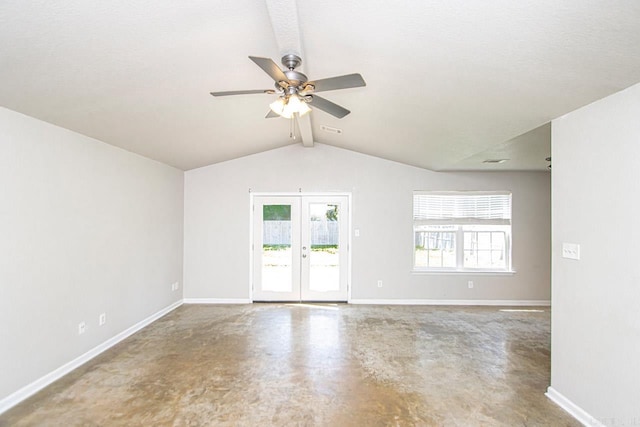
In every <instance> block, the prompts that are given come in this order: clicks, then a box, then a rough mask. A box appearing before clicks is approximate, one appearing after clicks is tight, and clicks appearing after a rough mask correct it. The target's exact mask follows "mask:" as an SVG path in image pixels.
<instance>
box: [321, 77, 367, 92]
mask: <svg viewBox="0 0 640 427" xmlns="http://www.w3.org/2000/svg"><path fill="white" fill-rule="evenodd" d="M309 84H312V85H313V86H314V87H315V89H314V90H313V91H314V92H324V91H327V90H338V89H348V88H351V87H360V86H366V85H367V84H366V83H365V82H364V79H363V78H362V76H361V75H360V74H358V73H355V74H346V75H344V76H338V77H330V78H328V79H320V80H316V81H313V82H309Z"/></svg>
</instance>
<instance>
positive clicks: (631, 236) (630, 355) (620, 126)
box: [549, 85, 640, 426]
mask: <svg viewBox="0 0 640 427" xmlns="http://www.w3.org/2000/svg"><path fill="white" fill-rule="evenodd" d="M552 158H553V177H552V180H553V183H552V194H553V221H552V222H553V238H552V245H553V246H552V247H553V258H552V259H553V261H552V262H553V278H552V292H553V296H552V300H553V309H552V326H551V330H552V345H551V348H552V354H551V388H550V390H549V395H550V397H552V398H553V396H556V397H557V398H556V399H554V400H556V401H559V402H560V403H562V402H563V401H564V404H565V408H567V409H569V410H572V411H573V412H574V415H577V416H579V417H580V416H581V417H582V421H583V422H588V423H589V425H597V423H601V424H604V425H609V426H618V425H638V424H640V400H639V396H640V368H639V367H640V262H639V260H640V258H639V257H640V243H639V242H640V225H639V223H638V219H639V218H640V85H635V86H632V87H630V88H628V89H626V90H623V91H622V92H618V93H617V94H614V95H611V96H609V97H607V98H604V99H602V100H600V101H597V102H595V103H593V104H590V105H588V106H586V107H583V108H581V109H579V110H576V111H574V112H572V113H569V114H567V115H566V116H564V117H562V118H559V119H557V120H554V121H553V123H552ZM563 242H564V243H577V244H579V245H580V246H581V248H580V249H581V250H580V252H581V253H580V255H581V259H580V260H579V261H576V260H571V259H566V258H562V244H563Z"/></svg>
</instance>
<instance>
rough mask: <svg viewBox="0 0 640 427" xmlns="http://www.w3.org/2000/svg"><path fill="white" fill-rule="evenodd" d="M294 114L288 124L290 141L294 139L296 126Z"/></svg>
mask: <svg viewBox="0 0 640 427" xmlns="http://www.w3.org/2000/svg"><path fill="white" fill-rule="evenodd" d="M295 117H296V115H295V113H294V114H293V116H292V117H291V119H290V120H291V121H290V122H289V138H290V139H294V140H295V139H296V124H295Z"/></svg>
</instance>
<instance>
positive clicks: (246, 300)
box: [183, 298, 251, 304]
mask: <svg viewBox="0 0 640 427" xmlns="http://www.w3.org/2000/svg"><path fill="white" fill-rule="evenodd" d="M183 301H184V303H185V304H251V300H250V299H249V298H185V299H184V300H183Z"/></svg>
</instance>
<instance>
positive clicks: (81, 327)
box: [78, 322, 87, 335]
mask: <svg viewBox="0 0 640 427" xmlns="http://www.w3.org/2000/svg"><path fill="white" fill-rule="evenodd" d="M86 330H87V324H86V323H84V322H80V323H79V324H78V335H82V334H84V333H85V331H86Z"/></svg>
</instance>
